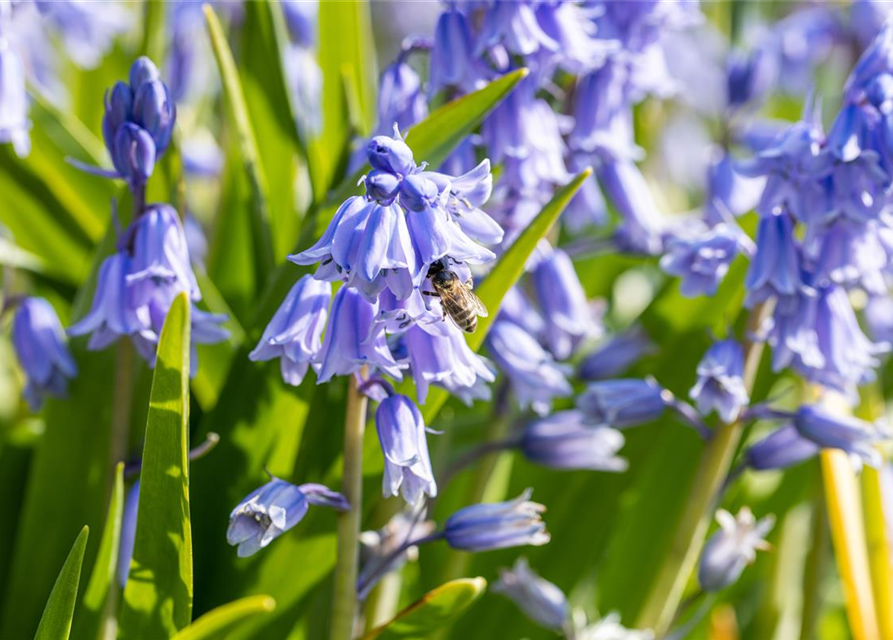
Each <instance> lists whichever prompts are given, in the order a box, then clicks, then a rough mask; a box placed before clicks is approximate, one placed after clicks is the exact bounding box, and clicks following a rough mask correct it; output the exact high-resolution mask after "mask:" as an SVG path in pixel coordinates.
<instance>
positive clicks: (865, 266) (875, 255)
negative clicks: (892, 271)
mask: <svg viewBox="0 0 893 640" xmlns="http://www.w3.org/2000/svg"><path fill="white" fill-rule="evenodd" d="M879 227H880V225H879V223H878V222H876V221H874V220H871V221H868V222H855V221H853V220H850V219H848V218H845V217H839V218H837V219H836V220H835V221H834V222H832V223H830V224H828V225H820V224H818V223H813V224H811V225H809V227H808V229H807V233H806V238H804V242H803V253H804V257H805V258H806V260H807V261H808V262H809V263H810V265H811V268H812V269H811V270H812V274H813V281H814V282H816V283H817V284H836V285H842V286H845V287H853V286H860V287H861V288H862V289H864V290H865V291H866V292H868V293H869V294H873V295H883V294H885V293H886V292H887V285H886V281H885V278H884V271H885V270H886V269H887V267H888V265H889V263H890V257H889V256H888V253H887V248H886V247H885V246H884V242H883V240H882V238H881V232H880V228H879Z"/></svg>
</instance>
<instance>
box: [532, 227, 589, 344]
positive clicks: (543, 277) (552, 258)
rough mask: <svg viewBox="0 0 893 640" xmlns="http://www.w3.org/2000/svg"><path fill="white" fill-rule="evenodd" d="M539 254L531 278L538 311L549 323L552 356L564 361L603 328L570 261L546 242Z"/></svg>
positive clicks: (546, 338) (563, 253) (542, 244)
mask: <svg viewBox="0 0 893 640" xmlns="http://www.w3.org/2000/svg"><path fill="white" fill-rule="evenodd" d="M539 252H540V256H539V261H538V262H537V264H536V266H535V267H534V268H533V270H532V272H531V274H530V275H531V280H532V282H533V289H534V291H535V292H536V298H537V302H538V303H539V308H540V309H541V310H542V313H543V316H544V317H545V318H546V319H547V321H546V326H545V332H544V334H545V335H544V337H545V340H546V345H547V346H548V347H549V350H550V351H551V352H552V354H553V355H554V356H555V357H556V358H557V359H559V360H565V359H567V358H568V357H570V355H571V354H572V353H573V351H574V349H575V348H576V347H577V346H578V345H579V344H580V341H581V340H582V339H583V338H585V337H587V336H593V335H596V334H597V333H598V332H599V330H600V327H599V326H598V324H597V322H596V319H595V318H594V314H593V313H592V310H591V309H590V306H589V301H588V300H587V299H586V292H585V291H584V290H583V285H582V284H580V278H579V277H578V276H577V272H576V271H575V270H574V264H573V262H571V259H570V257H569V256H568V255H567V254H566V253H565V252H564V251H562V250H561V249H552V248H551V247H549V245H548V243H545V242H543V243H540V245H539ZM543 254H545V255H543Z"/></svg>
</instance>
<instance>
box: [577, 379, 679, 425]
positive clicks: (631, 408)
mask: <svg viewBox="0 0 893 640" xmlns="http://www.w3.org/2000/svg"><path fill="white" fill-rule="evenodd" d="M667 404H668V400H667V394H666V393H665V392H664V390H663V388H661V386H660V385H658V384H657V383H656V382H655V381H654V380H652V379H650V378H649V379H641V378H619V379H616V380H602V381H599V382H593V383H591V384H590V385H588V386H587V387H586V390H585V391H583V393H581V394H580V395H579V396H577V407H578V408H579V409H580V410H581V411H583V413H585V414H586V415H587V417H589V418H590V419H591V420H592V421H594V422H595V423H596V424H602V425H607V426H609V427H615V428H623V427H632V426H636V425H639V424H642V423H645V422H651V421H652V420H656V419H657V418H659V417H660V416H661V414H662V413H663V412H664V409H666V407H667Z"/></svg>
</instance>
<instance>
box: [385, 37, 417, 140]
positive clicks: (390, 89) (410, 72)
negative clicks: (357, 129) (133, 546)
mask: <svg viewBox="0 0 893 640" xmlns="http://www.w3.org/2000/svg"><path fill="white" fill-rule="evenodd" d="M410 51H412V49H411V47H409V48H404V49H403V51H402V52H401V53H400V55H399V56H398V57H397V59H396V60H395V61H394V62H393V63H392V64H391V65H389V66H388V67H387V68H386V69H385V70H384V72H383V73H382V74H381V80H380V81H379V86H378V126H379V129H380V130H381V129H384V130H385V131H389V130H390V129H391V127H392V126H393V125H394V124H395V123H396V125H397V127H398V128H399V129H401V130H405V129H408V128H409V127H411V126H412V125H414V124H416V123H418V122H421V121H422V120H424V119H425V117H426V116H427V115H428V102H427V100H426V99H425V94H424V92H423V91H422V80H421V78H419V74H417V73H416V72H415V70H414V69H413V68H412V67H411V66H409V64H408V63H407V62H406V57H407V56H408V54H409V53H410Z"/></svg>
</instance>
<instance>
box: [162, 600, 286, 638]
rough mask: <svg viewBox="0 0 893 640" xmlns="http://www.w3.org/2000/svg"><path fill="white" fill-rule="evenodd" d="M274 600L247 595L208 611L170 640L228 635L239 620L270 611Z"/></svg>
mask: <svg viewBox="0 0 893 640" xmlns="http://www.w3.org/2000/svg"><path fill="white" fill-rule="evenodd" d="M275 608H276V601H275V600H273V598H271V597H270V596H249V597H247V598H242V599H241V600H236V601H235V602H230V603H229V604H225V605H223V606H220V607H217V608H216V609H214V610H213V611H209V612H208V613H206V614H205V615H203V616H202V617H201V618H199V619H198V620H196V621H195V622H193V623H192V624H191V625H189V626H188V627H186V628H185V629H183V630H182V631H180V632H179V633H177V635H175V636H174V637H173V639H172V640H218V639H222V638H225V637H227V636H228V635H229V632H230V631H231V630H232V628H233V627H234V626H236V625H238V624H239V623H240V622H242V621H244V620H246V619H247V618H251V617H253V616H256V615H258V614H262V613H270V612H271V611H273V610H274V609H275Z"/></svg>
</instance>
